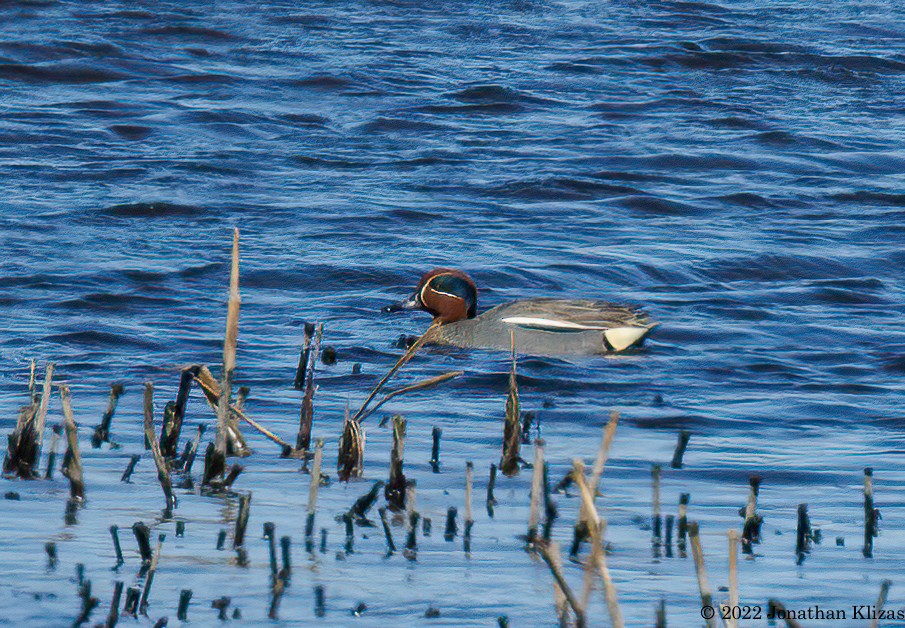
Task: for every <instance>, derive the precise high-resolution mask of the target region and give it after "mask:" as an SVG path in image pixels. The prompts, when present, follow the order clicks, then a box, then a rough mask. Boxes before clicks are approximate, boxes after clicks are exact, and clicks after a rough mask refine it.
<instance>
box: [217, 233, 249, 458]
mask: <svg viewBox="0 0 905 628" xmlns="http://www.w3.org/2000/svg"><path fill="white" fill-rule="evenodd" d="M241 303H242V299H241V297H240V296H239V230H238V229H233V249H232V264H231V266H230V273H229V301H228V303H227V308H226V333H225V334H224V337H223V372H222V374H221V384H220V399H219V400H218V403H217V435H216V438H215V439H214V446H215V448H216V453H217V455H218V456H222V457H223V458H226V446H227V438H228V436H227V429H228V428H229V422H230V421H229V419H230V416H229V414H230V405H231V404H230V398H231V397H232V381H233V371H235V369H236V344H237V342H238V340H239V306H240V304H241Z"/></svg>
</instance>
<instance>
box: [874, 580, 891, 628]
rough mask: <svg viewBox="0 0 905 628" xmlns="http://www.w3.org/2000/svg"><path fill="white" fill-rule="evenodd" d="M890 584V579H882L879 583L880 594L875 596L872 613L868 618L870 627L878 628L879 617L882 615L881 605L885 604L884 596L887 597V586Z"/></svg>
mask: <svg viewBox="0 0 905 628" xmlns="http://www.w3.org/2000/svg"><path fill="white" fill-rule="evenodd" d="M891 586H892V581H891V580H883V582H881V583H880V594H879V595H878V596H877V603H876V604H874V613H873V617H872V618H871V620H870V628H878V626H879V625H880V618H881V617H882V616H883V607H884V606H886V598H887V597H889V587H891Z"/></svg>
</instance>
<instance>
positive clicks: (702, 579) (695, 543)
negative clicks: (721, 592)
mask: <svg viewBox="0 0 905 628" xmlns="http://www.w3.org/2000/svg"><path fill="white" fill-rule="evenodd" d="M688 538H689V539H690V540H691V555H692V557H693V558H694V570H695V573H696V574H697V577H698V591H699V592H700V594H701V608H702V609H704V608H707V607H710V608H713V590H712V589H711V588H710V582H709V581H708V580H707V568H706V567H705V566H704V550H703V549H702V548H701V537H700V534H699V531H698V523H697V522H696V521H692V522H690V523H689V524H688ZM703 615H705V613H702V616H703ZM704 620H705V622H706V624H707V628H716V627H717V623H716V619H714V616H713V614H710V617H709V618H708V617H704Z"/></svg>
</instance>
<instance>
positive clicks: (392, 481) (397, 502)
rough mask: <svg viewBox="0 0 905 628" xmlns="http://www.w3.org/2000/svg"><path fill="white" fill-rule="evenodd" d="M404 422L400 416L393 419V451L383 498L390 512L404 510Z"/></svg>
mask: <svg viewBox="0 0 905 628" xmlns="http://www.w3.org/2000/svg"><path fill="white" fill-rule="evenodd" d="M405 428H406V421H405V419H404V418H402V417H401V416H400V415H398V414H397V415H396V416H394V417H393V449H392V451H391V452H390V478H389V480H388V481H387V484H386V487H385V488H384V497H386V500H387V504H388V505H389V507H390V510H392V511H400V510H402V509H404V508H405V485H406V483H405V474H404V473H403V472H402V463H403V461H402V457H403V453H404V452H405V431H406V430H405Z"/></svg>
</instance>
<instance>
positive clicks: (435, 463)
mask: <svg viewBox="0 0 905 628" xmlns="http://www.w3.org/2000/svg"><path fill="white" fill-rule="evenodd" d="M442 435H443V430H441V429H440V428H439V427H437V426H436V425H435V426H434V427H433V428H432V429H431V440H432V444H431V459H430V465H431V470H432V471H433V472H434V473H440V437H441V436H442Z"/></svg>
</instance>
